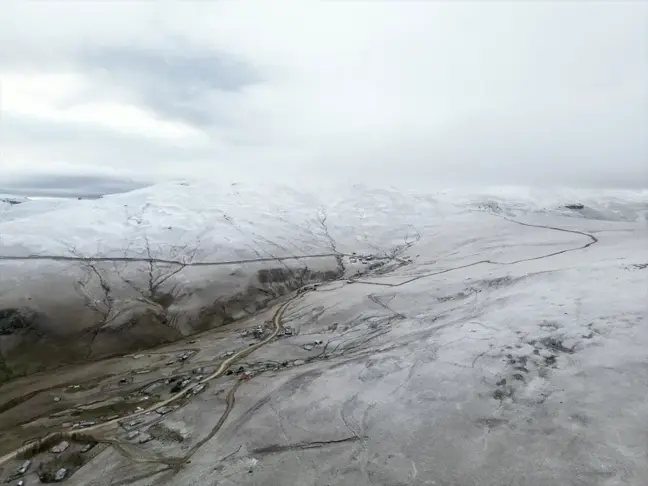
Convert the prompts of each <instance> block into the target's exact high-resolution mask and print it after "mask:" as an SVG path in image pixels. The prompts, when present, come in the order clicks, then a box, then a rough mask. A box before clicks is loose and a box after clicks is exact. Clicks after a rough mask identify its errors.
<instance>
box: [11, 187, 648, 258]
mask: <svg viewBox="0 0 648 486" xmlns="http://www.w3.org/2000/svg"><path fill="white" fill-rule="evenodd" d="M566 205H582V206H583V207H582V208H581V209H569V208H567V207H565V206H566ZM473 210H483V211H491V212H494V213H502V214H506V215H509V216H517V215H520V216H524V215H526V214H536V215H542V214H551V215H556V216H564V217H569V218H580V219H593V220H600V221H620V222H622V221H625V222H641V221H645V218H646V215H647V214H648V191H643V192H631V191H599V192H592V191H590V192H587V191H562V192H546V191H532V190H523V189H519V188H510V189H499V190H493V191H489V192H482V193H478V194H475V193H469V194H466V193H461V192H457V191H446V192H438V193H432V194H421V193H405V192H400V191H397V190H393V189H392V190H377V189H369V188H366V187H363V186H355V187H352V188H349V189H347V190H338V191H330V192H322V193H320V194H318V193H317V192H310V191H306V190H304V191H298V190H295V189H290V188H287V187H284V186H257V185H254V186H250V185H244V184H223V185H215V184H211V183H210V184H202V185H201V184H192V185H188V184H185V183H175V184H163V185H158V186H153V187H148V188H145V189H140V190H136V191H133V192H129V193H124V194H117V195H110V196H105V197H103V198H102V199H98V200H82V201H78V200H64V199H52V200H36V201H29V202H28V203H26V204H20V205H15V206H11V207H9V208H7V209H6V210H5V211H4V212H3V213H2V219H1V220H0V237H1V238H2V241H1V243H0V245H1V246H0V252H1V253H3V254H7V252H10V253H11V254H14V253H15V254H18V255H27V254H32V253H37V254H51V255H65V254H66V252H67V250H68V249H69V246H70V245H74V246H75V247H76V248H77V250H78V251H79V252H81V253H83V254H84V255H86V256H93V255H94V254H95V253H97V252H101V253H102V254H104V255H120V256H122V255H123V254H124V251H133V252H135V253H136V252H137V251H138V250H141V243H142V237H143V236H144V235H146V237H147V238H149V239H150V240H151V241H152V242H154V243H156V244H161V245H171V244H180V243H181V244H191V243H193V242H195V241H198V240H200V252H199V255H198V258H199V259H200V260H204V261H207V260H213V261H226V260H237V259H245V258H256V257H258V254H257V252H261V253H263V254H264V256H270V255H276V256H288V255H306V254H309V253H314V252H322V251H326V250H327V249H329V248H328V247H329V242H328V241H327V240H326V238H323V230H322V225H321V222H320V219H321V217H322V216H326V217H327V222H328V225H329V226H330V230H331V231H332V232H334V233H335V236H336V238H338V239H339V244H340V245H342V248H340V251H349V252H350V251H364V250H369V249H370V248H371V247H372V245H378V246H382V247H384V248H389V247H390V246H391V245H394V244H398V240H399V238H400V239H402V238H403V237H404V236H406V235H407V234H408V228H410V233H411V229H412V228H414V227H419V228H421V227H432V226H438V225H439V224H441V223H442V222H443V221H444V220H445V218H448V217H452V216H458V215H461V214H466V213H467V212H469V211H473ZM138 245H140V246H139V247H138ZM252 246H253V247H254V250H253V249H252V248H251V247H252Z"/></svg>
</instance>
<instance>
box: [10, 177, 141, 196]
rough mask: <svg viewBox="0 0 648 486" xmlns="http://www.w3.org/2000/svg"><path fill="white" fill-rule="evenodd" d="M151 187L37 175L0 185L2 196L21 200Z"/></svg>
mask: <svg viewBox="0 0 648 486" xmlns="http://www.w3.org/2000/svg"><path fill="white" fill-rule="evenodd" d="M146 185H147V184H146V183H144V182H138V181H134V180H130V179H123V178H119V177H113V176H101V175H60V174H34V175H29V176H26V175H25V176H20V177H16V178H12V179H10V180H9V181H3V182H0V192H4V193H9V194H16V195H20V196H42V197H99V196H103V195H105V194H116V193H120V192H128V191H132V190H134V189H139V188H141V187H145V186H146Z"/></svg>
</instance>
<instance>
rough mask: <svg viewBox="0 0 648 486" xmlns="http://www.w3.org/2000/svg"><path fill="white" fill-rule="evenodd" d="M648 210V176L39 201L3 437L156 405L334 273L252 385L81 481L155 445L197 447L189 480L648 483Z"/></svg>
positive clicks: (216, 384) (190, 411) (7, 299)
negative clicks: (559, 187) (120, 406)
mask: <svg viewBox="0 0 648 486" xmlns="http://www.w3.org/2000/svg"><path fill="white" fill-rule="evenodd" d="M647 214H648V192H646V191H643V192H641V191H638V192H624V191H597V192H594V191H552V192H547V191H537V190H527V189H524V190H522V189H513V188H508V189H498V190H489V191H481V192H479V193H476V192H474V191H473V192H465V191H445V192H434V193H429V194H426V193H420V192H418V193H415V192H403V191H398V190H395V189H371V188H366V187H360V186H356V187H351V188H348V189H345V190H338V191H330V190H329V191H321V192H320V191H311V190H297V189H291V188H286V187H277V186H267V187H258V186H247V185H242V184H237V185H229V184H222V185H211V184H191V185H185V184H164V185H160V186H154V187H149V188H145V189H141V190H137V191H133V192H131V193H126V194H119V195H113V196H106V197H104V198H102V199H100V200H95V201H76V200H72V201H69V200H68V201H29V202H25V203H23V204H19V205H13V206H11V207H10V208H8V209H5V210H4V211H3V212H2V213H0V254H2V255H4V257H5V258H4V259H2V260H0V352H1V353H2V354H1V355H0V358H1V359H2V361H1V362H0V365H1V366H0V381H1V380H2V379H3V378H4V379H6V378H14V380H13V381H11V382H10V383H8V384H6V385H5V386H3V388H2V394H3V397H6V398H4V399H5V400H6V401H8V402H6V403H12V402H11V400H18V401H16V403H21V402H20V401H19V400H20V399H21V397H24V396H27V397H29V400H30V404H31V405H30V407H22V408H19V407H17V406H16V407H13V408H11V409H8V411H7V412H5V413H4V414H3V413H0V455H1V454H2V453H6V452H9V451H11V450H13V448H15V447H18V446H19V445H21V444H22V443H23V441H24V440H25V439H26V438H33V437H38V436H42V435H44V434H45V433H48V432H51V431H56V430H59V429H60V428H61V427H64V425H63V424H66V423H67V424H68V425H69V422H71V421H74V420H76V419H75V418H74V417H75V416H74V415H66V414H67V413H68V412H66V410H72V411H74V413H78V410H79V407H80V405H81V404H83V403H85V402H84V400H86V401H88V406H92V407H99V408H100V409H104V408H105V407H109V408H110V407H112V406H113V405H114V404H115V403H117V402H119V403H123V400H124V397H127V399H128V400H132V401H133V403H132V405H133V407H134V406H135V405H139V404H140V403H141V400H149V399H150V396H149V390H152V389H153V388H150V387H158V388H156V390H157V391H155V392H154V393H156V394H157V393H162V392H160V391H159V390H160V389H163V388H164V387H165V386H167V385H166V384H165V383H167V384H168V380H167V378H168V377H170V376H183V377H184V376H194V374H195V372H196V370H199V371H198V372H200V373H203V371H200V370H203V369H208V370H212V371H213V370H215V369H216V367H217V366H218V365H219V363H221V362H222V361H223V359H225V358H224V357H227V356H232V355H233V353H234V352H235V351H239V350H241V349H249V346H250V345H252V344H253V343H254V342H255V341H254V340H253V339H254V337H251V333H247V332H243V331H244V329H246V328H250V329H257V328H259V327H262V326H264V325H266V324H267V323H268V322H269V319H270V320H271V319H272V316H273V313H274V312H275V310H276V309H277V307H276V305H275V304H276V303H277V301H278V299H279V300H280V299H281V296H283V295H286V294H288V293H289V292H291V291H292V290H295V289H297V288H299V287H302V286H303V285H305V284H312V283H316V282H319V283H320V285H319V286H317V287H316V288H315V289H314V290H312V291H309V292H307V293H303V294H297V295H299V298H295V299H294V300H291V301H285V302H287V303H288V304H289V305H288V307H287V310H286V312H285V314H284V315H283V317H282V325H284V326H286V328H287V329H288V328H289V329H290V330H291V332H290V333H287V332H286V333H284V334H283V335H282V337H281V339H277V340H273V341H272V342H269V343H268V344H267V345H266V346H264V347H263V348H262V349H259V350H257V351H255V352H254V354H253V355H252V356H250V357H249V358H248V359H246V360H245V362H242V364H241V365H242V366H244V367H245V369H246V370H247V371H249V375H246V377H248V378H250V379H249V380H247V381H245V383H243V381H237V380H238V379H237V376H239V375H236V374H234V372H232V376H230V375H224V376H221V377H220V378H218V380H214V381H213V382H210V383H209V384H208V386H209V387H210V388H207V389H206V390H204V391H203V392H202V393H201V394H198V395H196V396H194V397H192V398H190V399H187V400H186V403H185V402H182V403H181V402H178V403H176V404H175V405H174V406H176V405H177V406H178V407H179V408H177V409H175V410H172V409H167V410H165V411H164V412H160V415H158V414H155V413H152V414H149V415H146V416H145V418H144V423H143V424H142V425H138V426H137V427H140V428H141V429H142V431H143V432H142V433H143V435H141V436H138V437H146V438H147V439H146V441H145V443H140V444H137V445H136V446H135V445H133V444H130V445H129V446H128V447H129V449H128V450H129V451H131V449H132V451H131V452H129V454H127V455H124V454H120V453H119V449H118V448H110V446H109V445H106V446H105V449H102V452H101V454H98V455H96V456H92V457H90V456H89V457H90V458H89V459H87V460H88V461H89V462H88V467H82V468H81V469H79V470H78V471H76V470H75V471H74V474H73V475H72V476H71V477H70V478H69V479H68V480H67V481H69V482H70V484H79V485H81V484H83V485H90V484H92V485H104V484H105V485H108V484H142V485H144V484H154V483H155V482H157V481H158V478H161V477H162V476H155V474H156V472H159V471H163V469H150V470H149V469H146V467H148V466H149V462H148V459H147V460H146V461H138V460H133V458H138V457H143V458H150V457H161V456H164V457H174V458H177V457H184V455H185V454H187V451H191V461H190V462H189V461H187V462H186V464H184V466H183V467H182V468H181V469H178V470H173V471H169V475H168V477H167V476H164V477H165V478H166V480H167V483H168V484H173V485H182V486H186V485H199V484H216V483H220V482H222V483H223V484H313V485H314V484H370V483H371V484H390V485H391V484H394V485H395V484H421V485H424V484H438V485H442V484H443V485H454V484H457V485H459V484H461V485H467V484H474V485H477V484H483V485H487V486H496V485H497V486H499V485H503V484H510V485H515V486H518V485H520V486H522V485H524V486H545V485H549V484H564V485H570V486H585V485H587V486H620V485H624V486H625V485H630V486H645V485H646V484H648V468H647V466H646V461H645V458H646V443H645V424H646V423H648V408H647V407H646V402H645V400H646V398H645V397H646V396H647V394H648V380H646V349H648V322H647V321H646V316H647V313H648V298H647V297H648V294H647V290H648V289H647V285H646V283H647V278H648V277H647V274H646V272H648V228H647V226H646V221H647V219H646V216H647ZM7 257H8V258H7ZM163 260H173V261H174V262H175V263H170V262H168V261H163ZM158 284H159V285H158ZM293 295H294V294H293ZM268 307H270V309H269V310H268V311H267V312H264V309H267V308H268ZM237 320H240V322H238V323H237V322H234V323H233V324H232V325H228V326H224V327H220V328H219V329H218V332H215V331H213V332H212V331H208V332H205V333H202V334H200V335H197V336H195V337H193V338H188V339H186V340H181V341H180V342H177V343H172V344H167V345H164V346H161V347H157V348H156V349H155V351H151V352H143V353H140V354H137V355H136V356H132V357H131V358H128V359H127V358H124V359H113V360H104V361H99V362H96V363H86V364H84V365H83V366H82V367H66V368H63V369H58V370H56V371H55V372H52V373H45V374H42V375H38V377H25V378H17V376H19V375H21V374H28V373H31V372H33V371H38V370H44V369H47V368H49V367H52V366H55V365H59V364H61V363H62V362H65V361H72V362H73V361H85V360H88V359H90V360H94V359H96V358H99V357H102V356H106V355H114V354H123V353H126V352H128V351H131V350H134V349H142V348H147V347H153V346H159V345H160V344H163V343H168V342H173V341H176V340H178V339H180V338H181V337H182V336H183V335H186V334H189V333H192V332H195V331H200V330H204V329H210V328H213V327H218V326H221V325H222V324H228V323H232V321H237ZM248 341H249V342H248ZM188 350H189V351H190V352H191V353H194V354H191V357H188V356H189V354H187V353H188V352H189V351H188ZM236 366H237V367H238V366H239V364H238V363H237V365H236ZM192 372H193V373H192ZM208 372H209V371H208ZM2 373H4V376H3V375H2ZM183 382H184V381H183ZM124 383H126V385H124ZM70 386H72V387H75V386H77V387H80V388H79V390H84V391H76V390H77V388H74V389H72V390H71V389H70ZM170 386H171V385H170ZM57 387H58V388H57ZM124 387H126V388H124ZM160 387H161V388H160ZM41 388H42V390H41ZM125 390H127V391H128V393H127V392H126V391H125ZM234 391H235V392H236V402H235V405H234V406H233V409H231V407H230V408H228V407H229V406H226V402H227V403H228V404H229V403H233V400H230V396H231V397H233V396H234ZM84 393H86V395H84ZM52 394H56V395H55V396H56V397H59V399H60V400H61V401H60V402H56V403H55V402H53V401H52ZM143 394H146V398H144V395H143ZM164 396H167V395H164ZM61 397H62V398H61ZM84 397H85V398H84ZM225 397H227V398H225ZM120 400H121V401H120ZM129 403H130V402H129ZM104 405H105V407H104ZM53 407H57V408H56V410H54V408H53ZM66 407H67V408H66ZM28 408H29V409H28ZM110 410H112V408H111V409H110ZM45 411H47V413H45ZM54 412H56V413H54ZM230 412H231V414H230ZM17 413H20V415H15V414H17ZM84 413H89V412H88V411H87V410H85V411H84ZM111 413H112V412H111ZM162 413H164V414H167V413H168V415H164V418H161V417H162V415H161V414H162ZM11 414H14V415H11ZM228 414H230V415H229V417H228ZM7 417H8V418H7ZM12 417H13V418H12ZM17 417H19V419H18V418H17ZM146 417H148V418H146ZM151 417H152V418H151ZM104 419H105V420H108V419H107V418H105V417H103V416H99V417H98V418H97V419H96V420H99V421H101V420H104ZM3 420H4V422H3ZM12 420H13V421H12ZM160 420H161V421H162V422H160V423H161V424H164V427H166V428H167V429H169V430H171V429H173V430H174V431H176V432H173V433H174V434H176V435H175V436H176V437H179V436H181V437H182V441H180V442H177V443H175V442H169V441H168V440H166V439H165V437H168V435H169V434H167V435H166V436H165V435H161V436H156V435H155V434H154V432H155V431H156V430H157V431H158V432H159V427H158V429H155V428H154V426H155V424H157V422H158V421H160ZM18 421H19V422H20V424H21V425H20V428H16V426H15V424H16V423H17V422H18ZM27 423H29V425H28V426H27V425H23V424H27ZM3 424H8V425H6V426H4V425H3ZM149 425H150V428H148V427H149ZM3 427H4V428H3ZM12 427H13V428H12ZM214 430H217V431H218V435H217V436H214V433H215V432H214ZM116 433H117V434H118V436H119V437H120V439H119V440H121V441H123V442H125V443H126V442H128V441H131V442H132V441H133V440H135V439H129V437H131V435H130V434H131V432H129V431H126V432H123V433H122V432H120V431H118V432H116ZM30 434H31V435H30ZM210 434H211V435H210ZM131 446H132V447H131ZM101 447H104V446H101ZM127 456H128V457H127ZM131 456H132V457H131ZM215 458H216V459H215ZM84 460H85V459H84ZM19 465H20V464H16V465H15V466H16V468H17V467H19ZM157 466H158V465H156V467H157ZM57 467H58V466H57ZM75 467H76V466H75ZM7 470H9V469H7ZM171 472H173V474H171ZM149 473H150V477H148V476H147V474H149ZM137 478H140V479H137ZM142 478H144V479H142ZM0 479H1V478H0ZM136 481H139V482H136ZM160 481H161V479H160ZM228 481H229V482H228Z"/></svg>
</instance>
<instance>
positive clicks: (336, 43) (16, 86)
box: [0, 0, 648, 194]
mask: <svg viewBox="0 0 648 486" xmlns="http://www.w3.org/2000/svg"><path fill="white" fill-rule="evenodd" d="M1 8H2V14H1V15H0V83H1V97H2V98H1V103H2V106H1V110H2V113H1V116H2V121H1V124H0V191H4V192H8V191H11V190H12V189H13V190H14V192H17V191H22V192H32V193H33V192H39V193H43V192H48V191H50V192H51V191H54V192H56V191H58V193H62V192H66V193H67V192H71V193H79V194H90V193H101V192H107V191H108V192H110V191H113V190H116V188H117V190H118V189H119V188H126V189H127V188H131V187H133V186H134V185H136V184H137V183H138V182H148V181H153V182H154V181H162V180H166V179H178V178H182V179H193V178H197V179H206V178H218V179H227V180H239V181H245V180H257V179H260V180H268V181H279V182H285V183H288V184H292V183H293V181H295V182H298V181H309V180H312V181H318V182H335V181H338V182H340V183H344V184H347V183H355V182H360V181H362V182H365V183H369V184H372V185H397V186H401V187H417V188H420V187H436V186H439V185H444V186H451V185H466V184H489V185H492V184H524V185H550V186H555V185H568V186H583V187H592V186H595V187H596V186H598V187H648V2H642V1H636V2H629V3H623V2H620V1H614V2H610V3H604V2H586V1H570V2H562V3H550V2H540V1H537V2H536V1H526V2H516V3H514V2H505V3H495V2H479V3H478V2H449V1H448V2H441V1H408V2H404V1H391V2H377V1H344V0H338V1H326V0H324V1H320V2H310V1H304V0H302V1H296V2H283V1H280V0H273V1H272V2H268V1H263V2H261V1H259V2H226V1H225V2H209V3H208V2H192V3H189V2H182V3H180V2H177V3H175V2H117V1H104V2H100V1H96V2H95V1H93V2H80V1H74V2H69V3H62V2H54V1H51V2H25V1H20V2H13V1H11V0H5V1H4V2H3V3H2V7H1ZM61 191H62V192H61Z"/></svg>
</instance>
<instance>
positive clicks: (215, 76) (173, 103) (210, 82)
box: [78, 47, 260, 126]
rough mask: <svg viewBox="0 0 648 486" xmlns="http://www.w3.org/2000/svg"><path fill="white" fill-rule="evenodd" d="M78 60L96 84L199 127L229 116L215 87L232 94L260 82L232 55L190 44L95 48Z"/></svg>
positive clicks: (248, 67) (85, 51) (251, 70)
mask: <svg viewBox="0 0 648 486" xmlns="http://www.w3.org/2000/svg"><path fill="white" fill-rule="evenodd" d="M78 61H79V63H80V65H81V67H82V69H83V70H84V71H86V72H88V73H89V75H90V76H91V77H92V79H93V80H95V81H96V82H97V83H98V84H99V85H100V86H104V87H106V89H110V88H111V87H118V88H120V89H122V90H126V91H127V92H128V93H130V94H131V95H133V97H134V99H135V100H136V101H139V102H140V103H143V104H144V105H145V106H147V107H148V108H150V109H152V110H154V111H155V112H158V113H159V114H160V115H162V116H167V117H170V118H178V119H182V120H184V121H186V122H188V123H190V124H195V125H203V126H205V125H207V126H209V125H211V124H218V123H222V122H223V120H226V119H227V113H225V112H224V108H223V107H222V106H218V105H217V104H216V103H215V100H214V97H213V96H211V95H213V94H214V92H216V93H217V92H224V93H236V92H238V91H240V90H241V89H242V88H244V87H246V86H249V85H251V84H254V83H258V82H259V81H260V80H259V77H258V73H256V72H255V71H254V69H253V68H252V67H251V66H249V65H247V64H245V63H244V62H242V61H240V60H237V59H236V58H235V57H234V56H232V55H227V54H225V53H219V52H212V51H207V50H196V49H191V48H189V47H185V48H182V49H181V48H173V49H164V50H162V49H160V50H157V49H141V48H137V47H135V48H133V47H130V48H127V47H95V48H88V49H84V50H83V51H82V54H81V55H80V56H79V59H78Z"/></svg>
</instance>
